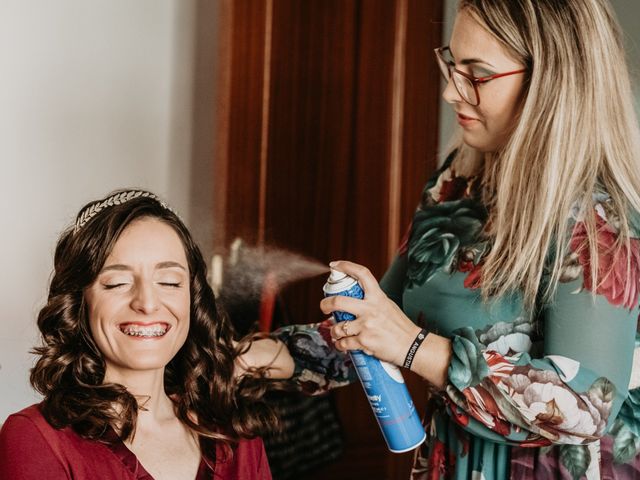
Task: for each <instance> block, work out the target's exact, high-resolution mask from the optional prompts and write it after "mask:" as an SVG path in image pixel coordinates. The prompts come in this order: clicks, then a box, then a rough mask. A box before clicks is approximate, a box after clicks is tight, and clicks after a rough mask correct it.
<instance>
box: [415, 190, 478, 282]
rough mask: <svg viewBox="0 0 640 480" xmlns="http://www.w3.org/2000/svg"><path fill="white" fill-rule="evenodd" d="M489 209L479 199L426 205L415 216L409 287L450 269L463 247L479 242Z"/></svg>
mask: <svg viewBox="0 0 640 480" xmlns="http://www.w3.org/2000/svg"><path fill="white" fill-rule="evenodd" d="M485 218H486V211H485V210H484V209H483V207H482V206H481V205H480V203H479V202H478V200H475V199H464V200H455V201H448V202H443V203H439V204H435V205H423V206H422V207H421V208H419V209H418V210H417V211H416V213H415V215H414V217H413V226H412V230H411V237H410V239H409V250H408V254H409V269H408V271H407V277H408V287H411V286H415V285H423V284H424V283H425V282H427V281H428V280H429V279H430V278H431V277H432V276H433V275H434V274H435V273H436V272H437V271H438V270H439V269H443V270H444V271H450V270H451V266H452V263H453V262H454V260H455V258H456V254H457V253H458V251H459V249H460V247H461V246H465V245H470V244H471V243H472V242H474V241H478V234H479V233H480V231H481V229H482V226H483V222H484V219H485Z"/></svg>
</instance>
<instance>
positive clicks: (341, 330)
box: [331, 320, 362, 341]
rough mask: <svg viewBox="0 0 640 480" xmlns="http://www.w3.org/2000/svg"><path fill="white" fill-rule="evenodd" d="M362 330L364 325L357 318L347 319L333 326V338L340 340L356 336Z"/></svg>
mask: <svg viewBox="0 0 640 480" xmlns="http://www.w3.org/2000/svg"><path fill="white" fill-rule="evenodd" d="M361 331H362V325H361V324H360V322H359V321H356V320H346V321H344V322H338V323H336V324H335V325H334V326H333V327H331V338H332V339H333V340H334V341H335V340H340V339H341V338H344V337H355V336H356V335H358V334H359V333H360V332H361Z"/></svg>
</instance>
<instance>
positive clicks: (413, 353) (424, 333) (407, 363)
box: [403, 328, 429, 368]
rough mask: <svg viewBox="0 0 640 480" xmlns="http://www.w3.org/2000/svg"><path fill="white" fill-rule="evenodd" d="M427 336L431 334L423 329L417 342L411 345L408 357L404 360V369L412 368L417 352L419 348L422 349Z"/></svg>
mask: <svg viewBox="0 0 640 480" xmlns="http://www.w3.org/2000/svg"><path fill="white" fill-rule="evenodd" d="M427 335H429V332H427V330H426V329H424V328H423V329H422V330H420V333H418V335H417V336H416V338H415V340H414V341H413V343H412V344H411V347H410V348H409V351H408V352H407V356H406V357H405V359H404V365H403V366H404V368H411V364H412V363H413V358H414V357H415V356H416V352H417V351H418V348H420V345H422V342H424V339H425V338H427Z"/></svg>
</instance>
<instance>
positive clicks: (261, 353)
mask: <svg viewBox="0 0 640 480" xmlns="http://www.w3.org/2000/svg"><path fill="white" fill-rule="evenodd" d="M259 369H265V376H266V377H268V378H270V379H274V380H285V379H288V378H291V377H292V376H293V372H294V369H295V364H294V361H293V358H292V357H291V355H290V354H289V349H288V348H287V346H286V345H285V344H284V343H283V342H281V341H280V340H276V339H273V338H260V339H256V340H252V341H251V343H250V346H249V349H248V350H247V351H246V352H245V353H243V354H242V355H239V356H238V358H237V359H236V369H235V372H234V374H235V375H236V376H241V375H243V374H245V373H247V372H251V371H255V370H259Z"/></svg>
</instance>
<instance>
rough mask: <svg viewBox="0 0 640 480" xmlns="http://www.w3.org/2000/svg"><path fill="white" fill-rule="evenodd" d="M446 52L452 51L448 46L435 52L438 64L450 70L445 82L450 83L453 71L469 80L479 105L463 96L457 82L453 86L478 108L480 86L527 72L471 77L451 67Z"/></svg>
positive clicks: (524, 70) (522, 70)
mask: <svg viewBox="0 0 640 480" xmlns="http://www.w3.org/2000/svg"><path fill="white" fill-rule="evenodd" d="M446 50H449V51H451V49H450V48H449V47H448V46H446V47H440V48H436V49H435V50H434V52H435V54H436V58H437V59H438V62H442V64H444V65H446V66H447V69H448V70H449V78H446V77H445V80H447V81H449V80H450V79H451V77H452V76H453V75H452V74H451V70H454V71H455V72H456V73H458V74H460V75H462V76H463V77H464V78H466V79H467V80H469V81H470V82H471V85H473V90H474V91H475V94H476V98H477V99H478V103H475V104H473V103H471V102H470V101H468V100H467V99H466V98H464V95H462V93H461V92H460V90H458V85H456V82H453V86H454V87H456V91H457V92H458V94H459V95H460V98H462V99H463V100H464V101H465V102H467V103H468V104H469V105H472V106H474V107H477V106H478V105H480V92H478V85H482V84H483V83H487V82H489V81H491V80H495V79H496V78H500V77H507V76H509V75H515V74H517V73H524V72H526V71H527V69H526V68H522V69H520V70H513V71H512V72H505V73H494V74H493V75H487V76H486V77H474V76H473V75H469V74H468V73H466V72H463V71H461V70H458V69H457V68H456V67H455V66H454V65H451V63H449V62H447V61H446V60H445V58H444V56H443V52H445V51H446ZM443 76H444V75H443Z"/></svg>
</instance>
